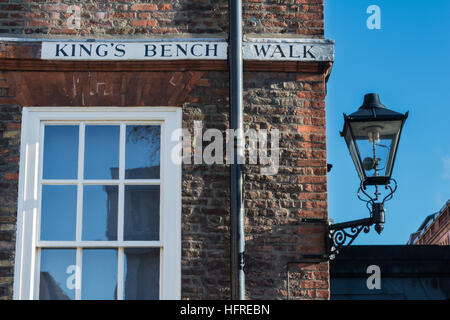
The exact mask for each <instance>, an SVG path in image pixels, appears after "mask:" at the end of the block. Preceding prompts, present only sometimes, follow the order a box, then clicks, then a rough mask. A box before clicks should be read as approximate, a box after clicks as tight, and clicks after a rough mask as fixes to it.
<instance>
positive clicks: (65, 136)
mask: <svg viewBox="0 0 450 320" xmlns="http://www.w3.org/2000/svg"><path fill="white" fill-rule="evenodd" d="M77 175H78V126H45V134H44V168H43V178H44V179H76V178H77Z"/></svg>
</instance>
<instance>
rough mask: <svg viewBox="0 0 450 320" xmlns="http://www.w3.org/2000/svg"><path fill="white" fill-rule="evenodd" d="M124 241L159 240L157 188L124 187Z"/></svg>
mask: <svg viewBox="0 0 450 320" xmlns="http://www.w3.org/2000/svg"><path fill="white" fill-rule="evenodd" d="M124 210H125V211H124V240H159V186H125V209H124Z"/></svg>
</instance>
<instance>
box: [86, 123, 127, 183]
mask: <svg viewBox="0 0 450 320" xmlns="http://www.w3.org/2000/svg"><path fill="white" fill-rule="evenodd" d="M85 130H86V135H85V150H84V177H85V179H118V178H119V176H118V172H119V171H118V167H119V137H120V126H89V125H87V126H86V129H85Z"/></svg>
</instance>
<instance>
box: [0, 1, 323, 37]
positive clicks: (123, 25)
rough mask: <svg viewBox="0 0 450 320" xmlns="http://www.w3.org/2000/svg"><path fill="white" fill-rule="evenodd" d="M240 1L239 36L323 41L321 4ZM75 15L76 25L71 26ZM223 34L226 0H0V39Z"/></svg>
mask: <svg viewBox="0 0 450 320" xmlns="http://www.w3.org/2000/svg"><path fill="white" fill-rule="evenodd" d="M243 3H244V5H243V16H244V23H243V24H244V32H245V33H265V34H275V33H283V34H286V33H287V34H299V35H304V36H308V37H314V38H323V33H324V32H323V28H324V26H323V0H285V1H283V0H244V1H243ZM73 6H77V7H78V8H79V15H77V14H76V13H75V10H77V8H74V7H73ZM76 12H78V11H76ZM71 17H72V18H71ZM77 17H79V18H80V20H79V21H80V25H79V27H75V28H72V26H74V25H76V24H73V21H76V19H75V20H74V19H73V18H77ZM227 30H228V0H188V1H180V0H162V1H159V0H158V1H156V0H155V1H129V0H122V1H120V0H116V1H83V0H82V1H76V0H72V1H61V0H52V1H33V0H30V1H16V0H1V1H0V36H6V35H9V36H11V35H14V36H41V37H42V36H57V35H71V36H80V37H105V36H122V37H124V36H125V37H126V36H137V35H139V36H149V35H156V36H157V35H161V34H172V35H177V34H183V33H192V34H197V35H199V34H209V35H211V34H216V35H225V36H226V32H227Z"/></svg>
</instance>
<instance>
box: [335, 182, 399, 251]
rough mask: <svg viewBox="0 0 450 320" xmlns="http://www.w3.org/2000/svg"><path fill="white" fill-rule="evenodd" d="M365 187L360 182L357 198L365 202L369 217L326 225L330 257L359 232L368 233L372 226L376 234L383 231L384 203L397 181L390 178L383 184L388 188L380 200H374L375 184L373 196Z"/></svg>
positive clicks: (389, 197) (349, 242)
mask: <svg viewBox="0 0 450 320" xmlns="http://www.w3.org/2000/svg"><path fill="white" fill-rule="evenodd" d="M365 188H366V187H364V186H363V185H362V184H361V187H360V188H359V190H358V198H359V199H360V200H361V201H364V202H366V206H367V208H368V209H369V212H370V217H369V218H365V219H358V220H352V221H347V222H342V223H335V224H330V225H329V226H328V235H327V245H328V256H329V258H330V259H334V258H335V256H336V254H338V253H339V252H340V251H341V250H342V249H344V248H346V247H348V246H350V245H351V244H352V243H353V241H354V240H355V239H356V238H357V237H358V236H359V234H360V233H361V232H364V233H368V232H369V231H370V228H371V227H372V226H374V229H375V231H376V232H377V233H378V234H380V233H381V232H382V231H383V228H384V222H385V215H384V213H385V210H384V203H385V202H386V201H389V200H390V199H392V197H393V194H394V192H395V191H396V190H397V182H396V181H395V180H394V179H391V180H390V183H389V184H388V185H386V186H385V189H386V190H389V193H388V194H387V195H386V196H385V197H384V198H383V200H382V201H380V202H376V201H377V200H378V199H379V196H380V193H379V192H378V186H375V189H376V191H375V197H371V196H369V194H368V193H367V192H366V191H365ZM360 193H363V194H364V196H365V197H366V198H363V197H361V195H360Z"/></svg>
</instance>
